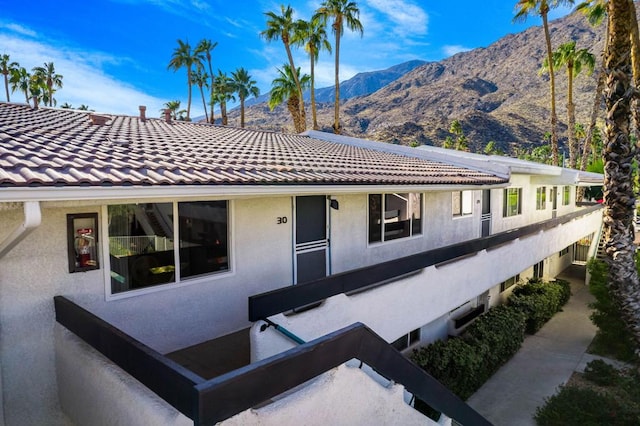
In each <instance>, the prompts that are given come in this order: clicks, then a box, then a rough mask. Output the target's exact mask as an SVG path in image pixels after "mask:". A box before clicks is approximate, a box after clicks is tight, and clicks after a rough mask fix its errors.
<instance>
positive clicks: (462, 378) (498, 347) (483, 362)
mask: <svg viewBox="0 0 640 426" xmlns="http://www.w3.org/2000/svg"><path fill="white" fill-rule="evenodd" d="M524 323H525V317H524V315H523V314H522V313H521V312H519V311H516V310H515V309H513V308H510V307H508V306H498V307H496V308H493V309H491V310H490V311H489V312H487V313H485V314H483V315H481V316H480V317H478V319H476V321H475V322H474V323H473V324H471V325H470V326H469V327H468V328H467V331H466V332H465V333H464V334H463V336H461V337H455V338H450V339H449V340H446V341H437V342H434V343H432V344H431V345H429V346H427V347H424V348H420V349H417V350H414V351H413V355H412V356H411V358H412V360H413V361H414V362H415V363H416V364H418V365H419V366H420V367H422V368H423V369H424V370H425V371H427V372H428V373H429V374H431V375H432V376H433V377H435V378H436V379H438V380H439V381H440V382H441V383H442V384H443V385H445V386H446V387H447V388H449V389H450V390H451V391H452V392H453V393H455V394H456V395H458V396H459V397H460V398H462V399H467V398H468V397H469V396H471V394H473V393H474V392H475V391H476V390H478V388H480V386H482V384H483V383H484V382H485V381H486V380H487V379H488V378H489V377H490V376H491V375H492V374H493V373H494V372H495V371H496V370H497V369H498V368H499V367H500V366H501V365H502V364H504V363H505V362H506V361H507V360H509V359H510V358H511V356H513V354H514V353H515V352H517V350H518V349H519V348H520V345H521V344H522V341H523V340H524Z"/></svg>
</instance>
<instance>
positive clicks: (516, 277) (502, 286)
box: [500, 274, 520, 293]
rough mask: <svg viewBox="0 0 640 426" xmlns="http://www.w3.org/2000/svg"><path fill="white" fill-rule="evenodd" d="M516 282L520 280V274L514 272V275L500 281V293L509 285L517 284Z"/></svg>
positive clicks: (509, 286)
mask: <svg viewBox="0 0 640 426" xmlns="http://www.w3.org/2000/svg"><path fill="white" fill-rule="evenodd" d="M518 282H520V274H515V275H514V276H512V277H509V278H507V279H506V280H504V281H503V282H501V283H500V293H504V292H505V291H507V290H508V289H510V288H511V287H513V286H515V285H517V284H518Z"/></svg>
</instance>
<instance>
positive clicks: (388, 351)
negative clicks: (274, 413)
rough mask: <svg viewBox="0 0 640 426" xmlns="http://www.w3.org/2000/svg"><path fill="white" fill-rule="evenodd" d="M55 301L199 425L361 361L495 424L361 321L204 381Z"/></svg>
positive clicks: (67, 318)
mask: <svg viewBox="0 0 640 426" xmlns="http://www.w3.org/2000/svg"><path fill="white" fill-rule="evenodd" d="M54 303H55V309H56V319H57V321H58V322H59V323H60V324H62V325H63V326H64V327H66V328H67V329H69V330H70V331H71V332H73V333H75V334H76V335H78V336H79V337H80V338H81V339H83V340H84V341H85V342H87V343H88V344H89V345H91V346H92V347H94V348H95V349H96V350H98V351H99V352H100V353H102V354H103V355H104V356H106V357H107V358H109V359H110V360H111V361H113V362H114V363H115V364H117V365H118V366H120V367H121V368H122V369H124V370H125V371H127V372H128V373H129V374H130V375H131V376H133V377H134V378H135V379H137V380H139V381H140V382H142V383H143V384H144V385H146V386H147V387H148V388H149V389H150V390H152V391H153V392H155V393H156V394H158V395H159V396H160V397H162V398H163V399H164V400H165V401H167V402H168V403H169V404H171V405H172V406H173V407H174V408H176V409H177V410H179V411H180V412H182V413H183V414H184V415H185V416H187V417H189V418H191V419H192V420H193V422H194V425H198V426H199V425H213V424H215V423H217V422H220V421H223V420H225V419H227V418H229V417H231V416H233V415H235V414H237V413H241V412H243V411H245V410H247V409H249V408H251V407H255V406H257V405H259V404H261V403H264V402H266V401H269V400H270V399H271V398H273V397H275V396H277V395H280V394H282V393H283V392H285V391H288V390H290V389H293V388H294V387H296V386H298V385H301V384H303V383H304V382H306V381H307V380H310V379H312V378H314V377H317V376H318V375H320V374H322V373H324V372H326V371H329V370H331V369H332V368H334V367H336V366H338V365H341V364H343V363H345V362H346V361H348V360H350V359H354V358H355V359H358V360H360V361H362V362H363V363H365V364H367V365H369V366H370V367H371V368H373V369H374V370H375V371H376V372H378V373H379V374H381V375H382V376H384V377H386V378H387V379H388V380H392V381H394V382H395V383H399V384H402V385H404V386H405V388H406V389H407V390H408V391H409V392H411V393H413V394H414V395H415V396H416V397H417V398H420V399H421V400H423V401H425V402H426V403H427V404H429V405H430V406H431V407H433V408H434V409H436V410H438V411H440V412H442V413H444V414H445V415H447V416H448V417H450V418H452V419H454V420H456V421H457V422H458V423H460V424H464V425H480V426H483V425H490V424H491V423H490V422H489V421H487V420H486V419H485V418H484V417H482V416H481V415H480V414H478V413H477V412H476V411H475V410H474V409H473V408H471V407H470V406H468V405H467V404H466V403H465V402H464V401H462V400H460V399H459V398H458V397H457V396H455V395H454V394H453V393H451V392H450V391H449V390H448V389H447V388H446V387H444V386H443V385H442V384H441V383H439V382H438V381H437V380H436V379H434V378H433V377H431V376H430V375H428V374H427V373H426V372H425V371H424V370H422V369H421V368H420V367H418V366H417V365H415V364H413V363H412V362H411V361H409V360H408V359H407V358H405V357H404V356H403V355H402V354H401V353H400V352H398V351H397V350H395V349H394V348H393V347H392V346H391V345H389V344H388V343H387V342H386V341H385V340H384V339H382V338H381V337H380V336H378V335H377V334H376V333H374V332H373V331H372V330H370V329H369V328H367V327H366V326H364V325H363V324H360V323H356V324H352V325H350V326H348V327H345V328H343V329H341V330H338V331H336V332H334V333H331V334H328V335H326V336H323V337H320V338H318V339H315V340H313V341H311V342H308V343H305V344H302V345H300V346H297V347H295V348H293V349H290V350H288V351H286V352H283V353H280V354H278V355H275V356H272V357H270V358H267V359H265V360H262V361H259V362H256V363H254V364H250V365H247V366H245V367H242V368H239V369H237V370H235V371H232V372H229V373H227V374H224V375H222V376H219V377H216V378H214V379H211V380H206V381H205V380H203V379H202V378H201V377H199V376H197V375H195V374H193V373H191V372H190V371H189V370H186V369H185V368H184V367H181V366H180V365H178V364H176V363H174V362H172V361H170V360H169V359H167V358H166V357H164V356H163V355H161V354H159V353H158V352H156V351H154V350H153V349H151V348H149V347H147V346H145V345H144V344H143V343H141V342H139V341H137V340H136V339H134V338H133V337H131V336H128V335H127V334H126V333H124V332H122V331H121V330H119V329H117V328H116V327H114V326H112V325H110V324H108V323H107V322H106V321H104V320H102V319H100V318H99V317H97V316H95V315H93V314H92V313H90V312H88V311H87V310H85V309H84V308H82V307H80V306H78V305H76V304H75V303H73V302H72V301H70V300H68V299H66V298H65V297H62V296H56V297H55V298H54ZM95 385H96V386H99V384H97V383H96V384H95ZM101 402H102V401H96V403H101ZM348 420H349V421H355V422H359V421H363V420H365V419H348Z"/></svg>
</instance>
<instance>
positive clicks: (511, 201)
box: [502, 188, 522, 217]
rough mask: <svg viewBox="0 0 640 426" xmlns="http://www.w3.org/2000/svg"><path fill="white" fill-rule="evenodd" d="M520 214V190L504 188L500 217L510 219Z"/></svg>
mask: <svg viewBox="0 0 640 426" xmlns="http://www.w3.org/2000/svg"><path fill="white" fill-rule="evenodd" d="M519 214H522V188H505V190H504V201H503V205H502V216H503V217H510V216H517V215H519Z"/></svg>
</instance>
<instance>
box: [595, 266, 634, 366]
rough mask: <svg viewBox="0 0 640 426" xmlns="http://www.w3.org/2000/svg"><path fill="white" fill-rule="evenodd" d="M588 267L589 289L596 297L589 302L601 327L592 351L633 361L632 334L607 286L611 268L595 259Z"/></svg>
mask: <svg viewBox="0 0 640 426" xmlns="http://www.w3.org/2000/svg"><path fill="white" fill-rule="evenodd" d="M587 268H588V269H589V273H590V275H591V279H590V281H589V291H590V292H591V294H592V295H593V296H594V297H595V299H596V300H595V302H593V303H591V304H589V307H590V308H592V309H594V312H593V313H592V314H591V316H590V318H591V321H592V322H593V324H595V325H596V327H598V331H597V334H596V337H595V339H594V340H593V343H592V346H591V350H592V351H593V352H594V353H597V354H599V355H607V356H613V357H615V358H617V359H619V360H622V361H633V360H634V359H635V358H636V356H635V346H634V344H633V341H634V340H633V336H632V335H631V333H630V332H629V330H628V329H627V327H626V325H625V323H624V321H623V320H622V317H621V315H620V310H619V308H618V305H617V304H616V302H615V300H614V299H613V297H612V296H611V294H610V292H609V289H608V287H607V278H608V275H609V268H608V267H607V265H606V264H605V263H604V262H602V261H600V260H596V259H591V260H590V261H589V262H588V263H587Z"/></svg>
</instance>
